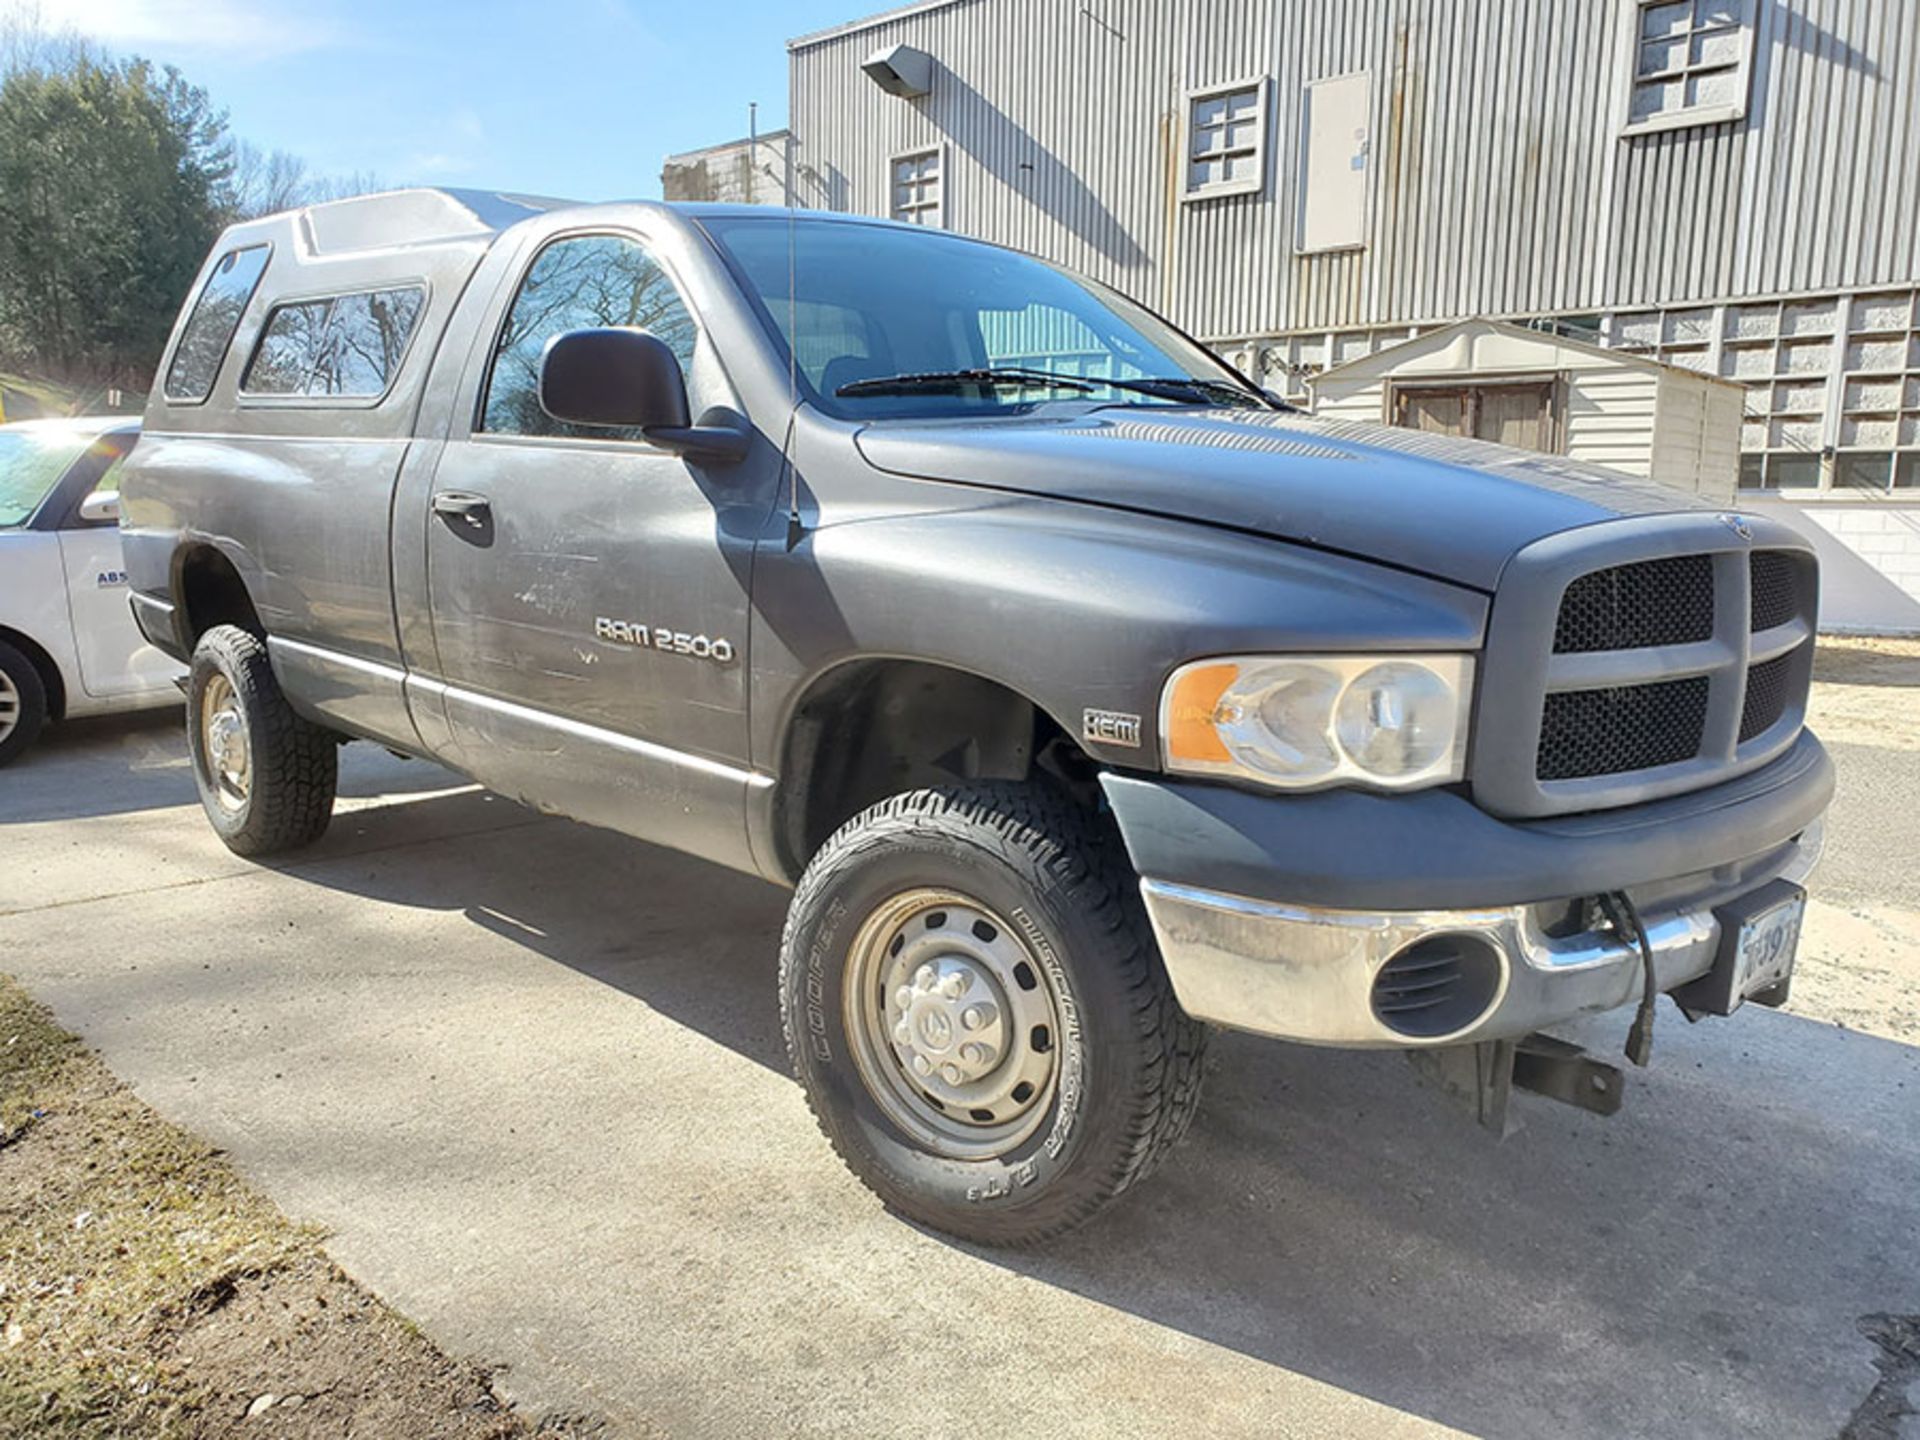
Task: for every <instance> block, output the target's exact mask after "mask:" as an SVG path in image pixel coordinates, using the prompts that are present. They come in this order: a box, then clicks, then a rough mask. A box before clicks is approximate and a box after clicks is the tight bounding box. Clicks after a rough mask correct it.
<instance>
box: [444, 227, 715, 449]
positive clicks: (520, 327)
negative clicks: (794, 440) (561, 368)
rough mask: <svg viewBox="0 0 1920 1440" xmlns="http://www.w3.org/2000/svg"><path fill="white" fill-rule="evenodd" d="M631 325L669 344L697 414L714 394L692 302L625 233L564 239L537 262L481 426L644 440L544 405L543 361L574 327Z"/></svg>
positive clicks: (500, 348)
mask: <svg viewBox="0 0 1920 1440" xmlns="http://www.w3.org/2000/svg"><path fill="white" fill-rule="evenodd" d="M597 325H632V326H637V327H638V328H640V329H642V330H646V331H648V332H649V333H651V334H653V335H655V336H657V337H658V338H659V339H661V340H663V341H665V342H666V343H667V345H668V346H669V347H670V348H671V349H672V351H673V353H674V355H675V356H677V357H678V359H679V361H680V368H681V369H682V370H683V371H684V372H686V376H687V386H688V391H689V396H690V401H691V405H692V409H693V413H694V414H696V415H697V414H699V413H700V410H701V409H702V405H703V400H704V401H705V402H706V403H715V402H714V400H713V397H712V396H711V395H708V396H705V397H703V396H702V393H701V392H702V390H703V389H710V387H711V382H710V380H709V373H710V371H711V369H712V364H711V360H710V358H709V357H707V356H705V355H704V353H703V352H704V349H705V344H704V341H703V339H702V336H701V334H700V329H699V326H698V325H697V324H695V322H694V319H693V315H692V313H691V312H690V311H689V310H688V309H687V306H686V302H685V301H684V300H682V299H681V298H680V292H679V291H678V290H677V289H676V288H675V287H674V284H673V281H672V280H671V279H670V278H668V275H667V272H666V271H665V270H663V269H662V268H661V267H660V263H659V262H658V261H657V260H655V259H654V258H653V256H652V255H650V254H648V253H647V250H646V247H644V246H643V245H641V244H640V242H639V241H637V240H633V239H629V238H628V237H626V236H622V235H578V236H573V237H571V238H568V239H564V240H556V241H554V242H553V243H552V244H551V245H549V246H547V248H546V249H544V250H542V251H541V252H540V254H539V255H538V256H537V257H536V258H535V259H534V262H533V264H532V266H531V267H530V268H529V269H528V271H527V276H526V279H524V280H523V281H521V282H520V291H519V293H518V294H517V295H515V296H514V297H513V305H512V307H511V308H510V309H509V310H508V311H507V320H506V324H505V325H504V326H503V327H502V328H501V331H500V340H499V343H498V345H497V346H496V347H495V350H494V357H493V373H492V375H491V376H490V377H489V379H488V381H487V394H486V400H485V402H484V404H483V405H482V406H481V417H480V426H479V428H480V429H481V430H484V431H488V432H490V433H492V434H496V435H541V436H567V437H579V438H588V439H597V440H607V439H621V440H638V439H640V438H641V436H640V433H639V432H638V431H637V430H625V429H618V428H615V427H611V426H599V425H574V424H569V423H568V422H566V421H562V420H556V419H554V418H553V417H552V416H551V415H549V414H547V412H546V411H545V410H543V409H541V408H540V355H541V352H542V351H543V350H545V348H546V344H547V341H548V340H550V339H552V338H553V337H554V336H555V335H558V334H560V333H561V332H563V331H566V330H579V329H583V328H586V327H589V326H597Z"/></svg>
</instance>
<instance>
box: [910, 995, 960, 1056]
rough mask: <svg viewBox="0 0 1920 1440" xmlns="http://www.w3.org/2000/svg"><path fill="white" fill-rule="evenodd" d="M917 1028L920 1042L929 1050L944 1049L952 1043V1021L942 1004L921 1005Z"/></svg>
mask: <svg viewBox="0 0 1920 1440" xmlns="http://www.w3.org/2000/svg"><path fill="white" fill-rule="evenodd" d="M918 1028H919V1031H920V1043H921V1044H922V1045H924V1046H926V1048H927V1049H929V1050H945V1049H946V1048H947V1047H948V1046H949V1045H951V1044H952V1043H953V1021H952V1020H951V1019H949V1018H948V1016H947V1012H946V1009H945V1007H943V1006H938V1005H924V1006H922V1007H921V1010H920V1023H919V1027H918Z"/></svg>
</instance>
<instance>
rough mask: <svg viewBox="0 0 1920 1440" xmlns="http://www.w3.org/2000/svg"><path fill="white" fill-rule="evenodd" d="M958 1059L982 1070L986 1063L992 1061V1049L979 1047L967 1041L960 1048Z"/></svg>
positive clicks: (989, 1046) (973, 1042)
mask: <svg viewBox="0 0 1920 1440" xmlns="http://www.w3.org/2000/svg"><path fill="white" fill-rule="evenodd" d="M960 1058H961V1059H962V1060H964V1061H966V1062H967V1064H969V1065H975V1066H978V1067H979V1068H981V1069H982V1070H984V1069H985V1068H986V1067H987V1064H988V1062H989V1061H991V1060H992V1059H993V1047H992V1046H991V1045H981V1044H979V1043H977V1042H975V1041H969V1042H968V1043H967V1044H965V1045H962V1046H961V1047H960Z"/></svg>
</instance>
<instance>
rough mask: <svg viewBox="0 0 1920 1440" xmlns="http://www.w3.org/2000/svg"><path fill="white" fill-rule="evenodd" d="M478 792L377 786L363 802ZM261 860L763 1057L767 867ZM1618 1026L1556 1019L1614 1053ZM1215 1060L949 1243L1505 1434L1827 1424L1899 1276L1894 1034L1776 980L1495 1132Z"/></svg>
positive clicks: (1294, 1056)
mask: <svg viewBox="0 0 1920 1440" xmlns="http://www.w3.org/2000/svg"><path fill="white" fill-rule="evenodd" d="M484 798H485V797H479V796H455V797H446V798H443V799H432V800H424V801H420V802H417V803H415V804H412V805H405V806H395V807H392V808H391V809H379V808H376V809H369V810H366V811H363V812H362V813H361V819H362V821H363V827H362V833H363V836H364V837H365V838H366V839H367V840H368V841H369V842H371V843H375V844H377V843H378V840H379V832H380V827H381V826H382V825H394V826H396V827H398V826H401V825H403V824H405V823H407V822H406V821H405V820H404V819H403V818H402V817H403V816H404V815H405V814H406V813H407V812H413V813H414V814H415V815H416V816H417V815H418V812H420V811H422V810H425V809H429V808H432V809H435V810H445V811H447V812H448V813H449V814H451V813H452V810H453V807H460V806H471V805H473V804H476V803H480V802H481V801H482V800H483V799H484ZM494 803H499V802H494ZM396 833H399V832H398V831H396ZM286 868H287V872H288V873H289V874H292V875H295V876H297V877H299V878H301V879H303V880H305V881H307V882H309V883H313V884H317V885H324V886H327V887H330V888H333V889H336V890H343V891H348V892H352V893H357V894H363V895H367V896H369V897H374V898H377V899H380V900H382V901H385V902H389V903H396V904H401V905H411V906H422V907H427V908H432V909H436V910H443V911H460V912H463V913H464V914H465V915H466V916H467V917H468V918H469V919H470V920H471V921H472V923H474V924H475V925H476V926H480V927H483V928H484V929H486V930H488V931H490V932H492V933H494V934H497V935H501V936H505V937H507V938H509V939H511V940H513V941H514V942H515V943H517V944H520V945H522V946H525V947H526V948H528V949H529V950H531V951H533V952H535V953H537V954H540V955H543V956H545V957H547V958H549V959H552V960H554V961H557V962H558V963H560V964H562V965H565V966H568V967H569V968H571V969H573V970H575V971H578V972H579V973H581V974H583V975H587V976H591V977H592V978H594V979H596V980H599V981H601V982H603V983H605V984H607V985H610V986H613V987H616V988H618V989H619V990H621V991H623V992H625V993H627V994H629V995H632V996H635V997H638V998H639V999H641V1000H643V1001H644V1002H645V1003H646V1004H647V1005H648V1006H649V1007H651V1008H652V1009H654V1010H656V1011H658V1012H660V1013H662V1014H665V1015H667V1016H669V1017H670V1018H672V1019H674V1020H676V1021H678V1022H680V1023H682V1024H684V1025H686V1026H689V1027H691V1028H692V1029H693V1030H695V1031H697V1032H699V1033H700V1034H702V1035H705V1036H707V1037H709V1038H711V1039H713V1040H715V1041H717V1042H718V1043H720V1044H722V1045H725V1046H727V1047H729V1048H730V1049H732V1050H734V1051H736V1052H738V1053H739V1054H741V1055H744V1056H747V1057H749V1058H751V1059H753V1060H754V1061H756V1062H758V1063H760V1064H762V1065H765V1066H768V1067H771V1068H774V1069H777V1070H780V1071H783V1072H784V1071H785V1069H786V1061H785V1056H784V1053H783V1051H782V1047H781V1041H780V1034H779V1022H778V1012H777V1006H776V999H775V993H774V985H775V956H776V949H777V946H778V940H779V930H780V920H781V915H782V912H783V908H784V903H785V896H784V894H783V893H782V892H780V891H778V890H776V889H774V888H772V887H770V886H767V885H765V884H762V883H760V882H758V881H756V880H753V879H750V878H747V877H744V876H738V875H734V874H731V873H729V872H725V871H722V870H718V869H716V868H714V867H712V866H709V865H707V864H704V863H703V862H700V861H696V860H692V859H689V858H686V857H683V856H680V855H677V854H673V853H670V852H666V851H662V850H658V849H654V848H652V847H649V846H644V845H641V844H639V843H637V842H633V841H629V840H626V839H624V838H622V837H619V836H615V835H611V834H608V833H605V832H598V831H593V830H589V829H586V828H584V827H580V826H575V825H569V824H566V823H563V822H536V823H534V824H531V825H528V826H523V827H520V828H517V829H511V830H499V829H496V830H493V831H489V832H486V833H477V834H468V835H466V836H464V837H463V838H460V839H458V840H456V841H453V842H451V843H449V844H447V845H443V846H432V847H423V848H421V849H418V850H411V851H409V850H399V849H388V850H386V851H384V852H382V853H379V854H360V855H345V856H342V857H339V858H337V859H332V860H329V859H326V858H324V857H321V858H317V859H315V860H313V861H311V862H308V863H301V864H295V865H290V866H288V867H286ZM1623 1028H1624V1021H1609V1020H1602V1021H1599V1022H1595V1023H1593V1024H1591V1025H1589V1026H1588V1027H1587V1031H1586V1033H1585V1034H1584V1035H1581V1036H1579V1037H1577V1038H1581V1039H1583V1040H1584V1041H1585V1042H1586V1043H1587V1044H1589V1045H1590V1046H1591V1047H1592V1048H1594V1049H1595V1050H1596V1051H1600V1052H1603V1053H1608V1054H1611V1053H1614V1052H1616V1051H1617V1049H1618V1046H1619V1043H1620V1039H1621V1034H1622V1031H1623ZM1210 1070H1211V1074H1210V1078H1209V1089H1210V1093H1209V1095H1208V1099H1207V1102H1206V1103H1205V1105H1204V1106H1203V1108H1202V1112H1201V1115H1200V1118H1199V1120H1198V1122H1197V1123H1196V1125H1195V1128H1194V1132H1193V1134H1192V1136H1191V1137H1190V1138H1189V1139H1188V1140H1187V1141H1186V1142H1185V1144H1184V1145H1183V1146H1182V1147H1181V1149H1180V1151H1179V1152H1178V1154H1177V1155H1176V1156H1174V1157H1173V1158H1172V1160H1171V1161H1170V1163H1168V1164H1167V1165H1165V1166H1164V1167H1163V1168H1162V1170H1161V1171H1160V1172H1159V1173H1158V1175H1157V1176H1156V1177H1155V1178H1154V1179H1153V1180H1152V1181H1151V1182H1149V1183H1148V1184H1146V1185H1145V1186H1144V1187H1143V1188H1142V1189H1141V1190H1140V1191H1139V1192H1138V1193H1136V1194H1134V1195H1132V1196H1129V1197H1128V1198H1127V1199H1126V1200H1125V1201H1124V1202H1123V1203H1122V1204H1121V1205H1120V1206H1119V1207H1117V1208H1116V1210H1115V1211H1114V1212H1113V1213H1112V1214H1111V1216H1110V1217H1109V1218H1107V1219H1105V1220H1103V1221H1102V1222H1100V1223H1098V1224H1097V1225H1095V1226H1093V1227H1091V1228H1089V1229H1088V1230H1087V1231H1085V1232H1082V1233H1081V1234H1079V1235H1077V1236H1074V1237H1070V1238H1069V1239H1068V1240H1067V1241H1065V1242H1063V1243H1060V1244H1057V1245H1055V1246H1053V1247H1051V1248H1050V1249H1048V1250H1047V1251H1045V1252H1043V1253H1039V1254H1034V1255H1009V1254H1002V1253H997V1252H991V1251H978V1252H974V1253H976V1254H977V1255H978V1257H979V1258H980V1259H981V1260H982V1261H983V1262H984V1263H988V1264H991V1265H995V1266H999V1267H1003V1268H1005V1269H1007V1270H1009V1271H1013V1272H1016V1273H1019V1274H1021V1275H1024V1276H1027V1277H1030V1278H1031V1279H1033V1280H1036V1281H1039V1282H1041V1283H1044V1284H1048V1285H1053V1286H1058V1287H1061V1288H1063V1289H1065V1290H1068V1291H1071V1292H1074V1293H1076V1294H1079V1295H1082V1296H1085V1297H1087V1298H1089V1299H1092V1300H1094V1301H1097V1302H1098V1303H1100V1304H1102V1305H1106V1306H1111V1307H1114V1308H1117V1309H1120V1310H1124V1311H1127V1312H1131V1313H1133V1314H1135V1315H1138V1316H1140V1317H1142V1318H1144V1319H1146V1320H1149V1321H1151V1322H1153V1323H1154V1324H1157V1325H1161V1326H1167V1327H1171V1328H1172V1329H1175V1330H1178V1331H1182V1332H1184V1333H1186V1334H1188V1335H1192V1336H1196V1337H1199V1338H1201V1339H1203V1340H1206V1341H1208V1342H1211V1343H1213V1344H1216V1345H1221V1346H1226V1347H1230V1348H1232V1349H1234V1350H1236V1351H1240V1352H1242V1353H1244V1354H1246V1355H1249V1356H1252V1357H1255V1358H1258V1359H1260V1360H1262V1361H1265V1362H1267V1363H1270V1364H1273V1365H1276V1366H1281V1367H1284V1368H1286V1369H1287V1370H1290V1371H1296V1372H1300V1373H1304V1374H1308V1375H1311V1376H1314V1377H1316V1378H1318V1379H1320V1380H1322V1381H1325V1382H1328V1383H1330V1384H1333V1385H1337V1386H1339V1387H1341V1388H1343V1389H1345V1390H1349V1391H1352V1392H1355V1393H1358V1394H1363V1395H1366V1396H1369V1397H1371V1398H1373V1399H1375V1400H1378V1401H1381V1402H1384V1403H1386V1404H1388V1405H1392V1406H1395V1407H1397V1408H1399V1409H1402V1410H1406V1411H1409V1412H1412V1413H1415V1414H1419V1415H1425V1416H1428V1417H1431V1418H1433V1419H1435V1420H1438V1421H1442V1422H1444V1423H1447V1424H1449V1425H1454V1426H1458V1427H1461V1428H1464V1429H1468V1430H1472V1431H1475V1432H1477V1433H1481V1434H1488V1435H1498V1436H1515V1437H1519V1436H1536V1435H1540V1434H1550V1433H1580V1434H1604V1435H1623V1434H1644V1433H1670V1434H1671V1433H1685V1434H1695V1433H1756V1434H1761V1433H1764V1434H1806V1435H1815V1434H1822V1433H1825V1434H1833V1433H1835V1432H1836V1431H1837V1430H1838V1429H1839V1428H1840V1426H1841V1425H1842V1424H1843V1423H1844V1422H1845V1419H1846V1416H1845V1414H1844V1411H1840V1412H1836V1411H1835V1409H1834V1404H1833V1397H1834V1396H1835V1395H1836V1394H1839V1395H1848V1396H1851V1397H1853V1398H1852V1399H1851V1400H1849V1401H1848V1404H1849V1405H1851V1404H1853V1403H1855V1402H1856V1401H1863V1400H1864V1397H1865V1396H1866V1395H1867V1393H1868V1392H1869V1390H1870V1389H1871V1387H1872V1385H1873V1383H1874V1372H1873V1370H1872V1368H1871V1361H1872V1359H1873V1351H1872V1347H1871V1346H1869V1345H1867V1344H1866V1343H1865V1342H1864V1341H1861V1340H1860V1339H1859V1336H1858V1333H1857V1322H1858V1320H1859V1317H1860V1316H1861V1315H1862V1314H1864V1313H1866V1312H1868V1311H1872V1310H1880V1311H1913V1310H1915V1309H1916V1308H1920V1254H1917V1253H1916V1246H1915V1245H1914V1236H1915V1234H1916V1233H1920V1219H1917V1216H1920V1135H1917V1134H1916V1130H1917V1129H1920V1127H1916V1125H1915V1122H1914V1116H1915V1114H1916V1113H1917V1112H1920V1051H1916V1050H1914V1049H1912V1048H1909V1047H1906V1046H1901V1045H1897V1044H1893V1043H1890V1042H1887V1041H1884V1040H1879V1039H1875V1038H1872V1037H1868V1036H1863V1035H1860V1034H1857V1033H1853V1032H1849V1031H1846V1030H1843V1029H1838V1028H1835V1027H1832V1026H1828V1025H1825V1024H1821V1023H1818V1022H1815V1021H1812V1020H1808V1019H1805V1018H1801V1017H1797V1016H1794V1015H1791V1014H1784V1013H1774V1012H1760V1013H1748V1014H1743V1015H1741V1016H1739V1017H1736V1018H1735V1019H1734V1020H1732V1021H1720V1022H1711V1023H1708V1024H1703V1025H1700V1026H1698V1027H1688V1026H1686V1025H1684V1024H1683V1023H1682V1022H1681V1021H1680V1019H1679V1017H1678V1016H1677V1014H1676V1013H1675V1012H1674V1011H1672V1010H1671V1009H1665V1008H1664V1007H1663V1013H1662V1015H1661V1023H1660V1027H1659V1030H1658V1036H1657V1043H1656V1051H1655V1064H1654V1068H1653V1069H1652V1070H1651V1071H1650V1072H1647V1073H1646V1074H1645V1075H1638V1074H1636V1075H1635V1076H1633V1077H1632V1078H1631V1079H1630V1082H1629V1092H1630V1093H1629V1097H1628V1105H1627V1111H1626V1113H1625V1114H1623V1115H1622V1116H1620V1117H1617V1118H1616V1119H1614V1120H1611V1121H1608V1120H1601V1119H1598V1118H1596V1117H1592V1116H1586V1115H1582V1114H1578V1113H1575V1112H1572V1111H1560V1110H1557V1109H1555V1108H1554V1107H1550V1106H1546V1105H1544V1104H1532V1105H1530V1106H1529V1112H1528V1116H1529V1118H1528V1128H1527V1129H1525V1130H1524V1131H1522V1132H1521V1133H1520V1134H1519V1135H1517V1136H1515V1137H1513V1138H1512V1139H1509V1140H1508V1141H1506V1142H1504V1143H1497V1142H1495V1141H1494V1140H1492V1139H1491V1138H1490V1137H1488V1136H1486V1135H1484V1134H1483V1133H1481V1132H1480V1131H1478V1130H1476V1129H1474V1128H1473V1127H1472V1126H1471V1125H1470V1124H1468V1123H1466V1122H1465V1121H1464V1120H1462V1119H1460V1118H1459V1117H1457V1116H1456V1115H1455V1113H1454V1112H1453V1111H1452V1110H1451V1109H1449V1108H1448V1107H1447V1105H1446V1104H1445V1102H1443V1101H1442V1100H1441V1099H1440V1098H1439V1097H1438V1096H1436V1095H1434V1094H1432V1093H1430V1092H1428V1091H1426V1090H1425V1089H1423V1088H1421V1087H1420V1086H1419V1085H1417V1084H1416V1083H1415V1082H1414V1080H1413V1078H1412V1077H1411V1075H1410V1074H1409V1073H1408V1071H1407V1067H1406V1066H1405V1065H1404V1063H1403V1062H1402V1061H1401V1060H1400V1059H1399V1058H1398V1057H1396V1056H1393V1055H1388V1054H1355V1053H1339V1052H1316V1051H1312V1050H1308V1049H1305V1048H1301V1047H1294V1046H1287V1045H1282V1044H1277V1043H1270V1042H1263V1041H1260V1040H1255V1039H1250V1038H1247V1037H1242V1036H1234V1035H1222V1036H1220V1037H1219V1038H1218V1043H1217V1044H1216V1046H1215V1048H1214V1051H1213V1059H1212V1062H1211V1065H1210ZM820 1163H821V1164H830V1163H833V1162H832V1161H831V1159H830V1157H829V1155H828V1153H827V1151H826V1149H825V1147H824V1146H823V1147H822V1148H821V1151H820ZM962 1248H967V1247H962ZM1623 1257H1631V1259H1630V1260H1628V1259H1625V1258H1623ZM1277 1419H1278V1417H1276V1420H1277ZM1280 1428H1284V1427H1280Z"/></svg>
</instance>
